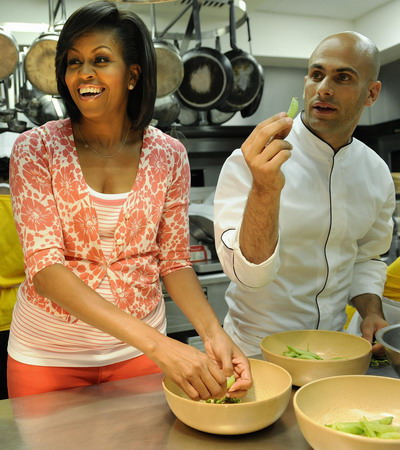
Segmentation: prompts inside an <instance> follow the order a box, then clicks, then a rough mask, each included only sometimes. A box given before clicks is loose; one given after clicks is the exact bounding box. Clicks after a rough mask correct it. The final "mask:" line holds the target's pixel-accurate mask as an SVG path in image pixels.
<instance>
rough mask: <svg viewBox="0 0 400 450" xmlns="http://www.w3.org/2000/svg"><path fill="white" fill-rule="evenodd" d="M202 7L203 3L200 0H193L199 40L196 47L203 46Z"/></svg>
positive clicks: (195, 27)
mask: <svg viewBox="0 0 400 450" xmlns="http://www.w3.org/2000/svg"><path fill="white" fill-rule="evenodd" d="M200 8H201V4H200V2H199V0H193V21H194V34H195V37H196V41H197V44H196V48H200V47H201V27H200Z"/></svg>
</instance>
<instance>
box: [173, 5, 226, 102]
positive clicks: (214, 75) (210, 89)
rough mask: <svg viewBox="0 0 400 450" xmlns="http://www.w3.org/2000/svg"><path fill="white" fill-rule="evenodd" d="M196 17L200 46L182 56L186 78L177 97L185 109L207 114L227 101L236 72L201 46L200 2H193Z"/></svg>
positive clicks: (193, 13) (195, 23) (221, 57)
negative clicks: (206, 112)
mask: <svg viewBox="0 0 400 450" xmlns="http://www.w3.org/2000/svg"><path fill="white" fill-rule="evenodd" d="M192 15H193V21H194V30H195V35H196V40H197V45H196V47H195V48H194V49H192V50H189V51H187V52H185V53H184V54H183V55H182V60H183V66H184V76H183V80H182V83H181V85H180V87H179V89H178V90H177V92H176V93H177V96H178V99H179V101H180V102H181V103H182V104H183V105H184V106H186V107H188V108H191V109H195V110H198V111H207V110H209V109H212V108H215V107H217V106H218V105H219V104H221V103H222V102H223V101H224V100H225V98H226V96H227V95H228V93H229V92H230V90H231V87H232V84H233V70H232V65H231V63H230V61H229V59H228V58H227V57H226V56H225V55H224V54H223V53H221V52H219V51H217V50H215V49H213V48H210V47H202V45H201V30H200V4H199V2H198V0H193V10H192Z"/></svg>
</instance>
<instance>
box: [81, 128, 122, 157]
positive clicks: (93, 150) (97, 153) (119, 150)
mask: <svg viewBox="0 0 400 450" xmlns="http://www.w3.org/2000/svg"><path fill="white" fill-rule="evenodd" d="M76 126H77V127H78V131H79V134H80V136H81V139H82V141H83V144H84V146H85V148H88V149H90V150H92V152H94V153H96V155H98V156H101V157H102V158H114V156H117V155H118V154H119V153H121V152H122V149H123V148H124V146H125V143H126V140H127V139H128V136H129V131H130V130H131V127H130V126H129V127H128V132H127V133H126V136H125V139H124V142H123V143H122V145H121V147H120V148H119V149H118V150H117V151H116V152H115V153H113V154H112V155H103V154H102V153H99V152H98V151H97V150H95V149H94V148H92V147H91V146H90V145H89V144H88V143H87V142H86V141H85V138H84V137H83V136H82V131H81V128H80V126H79V125H78V124H76Z"/></svg>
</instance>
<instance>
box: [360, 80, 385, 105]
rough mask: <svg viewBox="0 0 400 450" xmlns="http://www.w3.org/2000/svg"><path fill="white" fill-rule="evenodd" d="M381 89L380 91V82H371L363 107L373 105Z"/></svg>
mask: <svg viewBox="0 0 400 450" xmlns="http://www.w3.org/2000/svg"><path fill="white" fill-rule="evenodd" d="M381 89H382V83H381V82H380V81H373V82H372V83H370V85H369V89H368V97H367V99H366V100H365V103H364V105H365V106H371V105H373V104H374V103H375V102H376V100H377V99H378V97H379V93H380V92H381Z"/></svg>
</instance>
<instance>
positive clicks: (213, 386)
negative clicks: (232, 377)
mask: <svg viewBox="0 0 400 450" xmlns="http://www.w3.org/2000/svg"><path fill="white" fill-rule="evenodd" d="M166 339H167V341H166V342H165V343H164V345H162V346H158V349H159V350H158V349H157V350H156V351H155V352H154V354H152V355H148V356H149V357H150V358H151V359H153V361H154V362H155V363H156V364H157V365H158V366H159V367H160V369H161V370H162V371H163V372H164V373H165V375H168V376H169V377H170V378H171V379H172V381H174V382H175V383H176V384H177V385H178V386H179V387H180V388H181V389H182V390H183V391H184V392H185V393H186V394H187V395H188V397H189V398H191V399H192V400H200V399H201V400H207V399H208V398H216V397H222V396H223V395H224V394H225V392H226V376H225V373H224V371H223V370H222V369H220V368H219V367H218V366H217V365H216V363H215V362H214V361H213V360H212V359H211V358H209V357H208V356H207V355H206V354H205V353H203V352H201V351H200V350H198V349H197V348H195V347H192V346H190V345H187V344H184V343H182V342H180V341H177V340H175V339H172V338H169V337H167V338H166Z"/></svg>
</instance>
